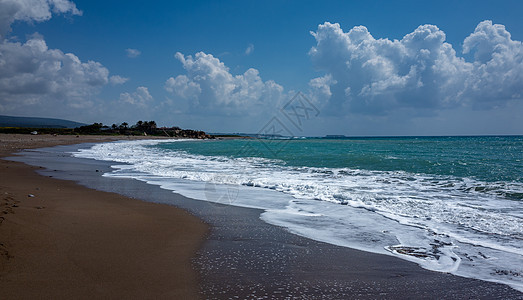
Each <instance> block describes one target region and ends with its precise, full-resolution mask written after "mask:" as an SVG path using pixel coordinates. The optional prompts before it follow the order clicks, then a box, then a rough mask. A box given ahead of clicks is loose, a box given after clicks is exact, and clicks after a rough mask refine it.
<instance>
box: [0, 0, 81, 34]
mask: <svg viewBox="0 0 523 300" xmlns="http://www.w3.org/2000/svg"><path fill="white" fill-rule="evenodd" d="M53 13H55V14H59V13H71V14H73V15H82V12H81V11H80V10H78V9H77V8H76V5H75V4H74V3H73V2H71V1H68V0H0V37H5V35H6V34H7V33H8V32H9V31H10V30H11V24H13V22H15V21H25V22H33V21H34V22H43V21H47V20H49V19H51V16H52V14H53Z"/></svg>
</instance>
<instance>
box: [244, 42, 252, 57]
mask: <svg viewBox="0 0 523 300" xmlns="http://www.w3.org/2000/svg"><path fill="white" fill-rule="evenodd" d="M253 51H254V45H253V44H249V46H247V49H245V55H250V54H251V53H252V52H253Z"/></svg>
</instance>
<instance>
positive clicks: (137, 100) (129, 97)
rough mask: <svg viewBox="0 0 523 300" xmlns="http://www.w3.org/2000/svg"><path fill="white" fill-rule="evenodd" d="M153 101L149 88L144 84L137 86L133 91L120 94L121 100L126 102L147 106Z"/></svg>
mask: <svg viewBox="0 0 523 300" xmlns="http://www.w3.org/2000/svg"><path fill="white" fill-rule="evenodd" d="M152 101H153V97H152V96H151V94H149V89H148V88H146V87H144V86H140V87H138V88H136V91H135V92H133V93H127V92H126V93H121V94H120V102H122V103H124V104H130V105H136V106H142V107H146V106H147V105H148V104H149V103H151V102H152Z"/></svg>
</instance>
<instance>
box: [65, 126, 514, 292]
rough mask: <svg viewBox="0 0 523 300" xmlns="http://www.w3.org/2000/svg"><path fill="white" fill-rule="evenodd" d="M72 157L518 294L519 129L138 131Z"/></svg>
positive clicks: (299, 231)
mask: <svg viewBox="0 0 523 300" xmlns="http://www.w3.org/2000/svg"><path fill="white" fill-rule="evenodd" d="M73 156H75V157H81V158H89V159H95V160H102V161H109V162H111V165H112V171H111V172H108V173H105V174H104V175H103V176H108V177H116V178H133V179H137V180H140V181H144V182H147V183H149V184H153V185H158V186H160V187H161V188H164V189H168V190H172V191H173V192H175V193H179V194H182V195H185V196H187V197H190V198H194V199H197V200H202V201H209V202H210V203H220V204H226V205H234V206H241V207H251V208H257V209H261V210H262V211H263V213H262V214H261V215H260V218H261V219H262V220H263V221H265V222H267V223H270V224H273V225H277V226H281V227H284V228H286V229H287V230H288V231H290V232H292V233H295V234H298V235H301V236H304V237H307V238H310V239H314V240H318V241H322V242H326V243H330V244H334V245H339V246H344V247H350V248H355V249H359V250H363V251H368V252H373V253H381V254H385V255H391V256H395V257H398V258H401V259H405V260H408V261H412V262H415V263H417V264H419V265H420V266H421V267H423V268H425V269H429V270H433V271H438V272H448V273H452V274H455V275H458V276H463V277H469V278H475V279H480V280H485V281H492V282H498V283H503V284H507V285H510V286H512V287H513V288H515V289H517V290H519V291H523V136H472V137H357V138H270V139H222V140H140V141H120V142H113V143H103V144H96V145H94V146H92V147H90V148H87V149H79V150H78V151H77V152H74V153H73ZM223 207H224V206H223V205H216V209H224V208H223ZM225 207H227V206H225Z"/></svg>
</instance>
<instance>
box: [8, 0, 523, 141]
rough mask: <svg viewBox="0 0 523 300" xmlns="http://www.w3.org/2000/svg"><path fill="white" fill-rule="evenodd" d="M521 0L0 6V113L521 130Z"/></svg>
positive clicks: (435, 131)
mask: <svg viewBox="0 0 523 300" xmlns="http://www.w3.org/2000/svg"><path fill="white" fill-rule="evenodd" d="M521 12H523V1H520V0H516V1H506V0H500V1H477V0H476V1H285V0H280V1H248V0H247V1H134V0H127V1H110V0H107V1H98V0H0V39H1V41H0V115H11V116H33V117H52V118H63V119H68V120H74V121H79V122H85V123H94V122H103V123H104V124H107V125H111V124H113V123H116V124H119V123H121V122H127V123H130V124H134V123H136V121H138V120H144V121H145V120H155V121H156V122H157V123H158V124H159V125H160V126H180V127H182V128H191V129H198V130H204V131H207V132H231V133H233V132H247V133H277V134H283V135H293V136H321V135H327V134H336V135H349V136H376V135H378V136H384V135H497V134H523V117H522V114H523V44H522V42H521V41H523V18H522V17H521Z"/></svg>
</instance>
